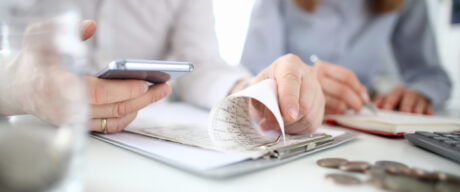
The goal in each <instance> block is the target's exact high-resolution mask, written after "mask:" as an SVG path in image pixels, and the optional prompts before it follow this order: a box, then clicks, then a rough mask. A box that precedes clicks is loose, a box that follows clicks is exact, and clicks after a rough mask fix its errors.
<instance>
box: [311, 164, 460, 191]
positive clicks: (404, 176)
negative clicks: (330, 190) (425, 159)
mask: <svg viewBox="0 0 460 192" xmlns="http://www.w3.org/2000/svg"><path fill="white" fill-rule="evenodd" d="M317 164H318V165H319V166H322V167H327V168H333V169H338V170H342V171H344V173H331V174H327V175H326V180H330V181H332V182H333V183H335V184H338V185H346V186H350V185H360V184H370V185H372V186H375V187H378V188H381V189H386V190H390V191H408V192H412V191H414V192H425V191H426V192H432V191H433V192H460V177H459V176H455V175H452V174H448V173H443V172H438V171H435V172H429V171H427V170H424V169H420V168H410V167H409V166H407V165H405V164H403V163H399V162H395V161H377V162H376V163H375V164H373V165H371V164H369V163H367V162H364V161H348V160H346V159H343V158H326V159H320V160H318V161H317ZM347 172H356V173H365V174H366V175H368V176H369V179H368V181H367V182H361V180H359V179H358V178H357V177H355V176H353V175H350V174H347Z"/></svg>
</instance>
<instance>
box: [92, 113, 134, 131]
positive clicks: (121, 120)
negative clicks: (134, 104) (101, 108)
mask: <svg viewBox="0 0 460 192" xmlns="http://www.w3.org/2000/svg"><path fill="white" fill-rule="evenodd" d="M136 116H137V112H134V113H130V114H128V115H126V116H123V117H116V118H107V119H106V120H107V124H106V126H107V127H106V130H107V133H116V132H120V131H122V130H123V129H125V128H126V127H127V126H128V125H129V124H130V123H131V122H132V121H133V120H134V119H135V118H136ZM102 126H103V125H102V119H91V121H90V130H91V131H97V132H101V133H103V132H104V128H103V127H102Z"/></svg>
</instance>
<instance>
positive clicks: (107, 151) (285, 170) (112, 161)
mask: <svg viewBox="0 0 460 192" xmlns="http://www.w3.org/2000/svg"><path fill="white" fill-rule="evenodd" d="M87 152H88V153H87V166H86V184H87V190H88V191H187V192H189V191H232V192H235V191H264V192H265V191H277V192H279V191H288V190H289V191H290V190H292V191H379V190H378V189H376V188H374V187H371V186H365V185H364V186H357V187H342V186H337V185H334V184H331V183H329V182H328V181H326V180H325V179H324V176H325V175H326V174H327V173H333V172H339V171H337V170H333V169H326V168H322V167H319V166H317V165H316V161H317V160H318V159H321V158H326V157H342V158H346V159H349V160H363V161H368V162H370V163H374V162H375V161H378V160H393V161H399V162H402V163H405V164H407V165H408V166H411V167H419V168H423V169H427V170H430V171H432V170H438V171H444V172H448V173H454V174H457V175H460V164H457V163H455V162H453V161H450V160H447V159H444V158H443V157H440V156H438V155H435V154H432V153H430V152H427V151H425V150H423V149H420V148H418V147H415V146H413V145H412V144H411V143H409V142H408V141H406V140H403V139H390V138H384V137H379V136H374V135H369V134H362V135H360V136H359V137H358V138H357V139H355V140H354V141H351V142H349V143H347V144H344V145H341V146H339V147H335V148H332V149H328V150H326V151H322V152H319V153H315V154H312V155H310V156H307V157H304V158H302V159H299V160H296V161H293V162H290V163H287V164H284V165H281V166H278V167H273V168H269V169H266V170H262V171H259V172H255V173H251V174H247V175H243V176H239V177H236V178H230V179H225V180H213V179H207V178H202V177H198V176H195V175H192V174H190V173H187V172H184V171H181V170H179V169H176V168H174V167H170V166H167V165H165V164H163V163H160V162H157V161H155V160H152V159H149V158H146V157H144V156H141V155H138V154H136V153H133V152H130V151H128V150H125V149H122V148H118V147H115V146H114V145H111V144H108V143H105V142H102V141H99V140H96V139H94V138H90V139H89V143H88V150H87ZM356 175H358V176H359V177H360V178H361V179H365V178H366V176H364V175H362V176H361V175H359V174H356Z"/></svg>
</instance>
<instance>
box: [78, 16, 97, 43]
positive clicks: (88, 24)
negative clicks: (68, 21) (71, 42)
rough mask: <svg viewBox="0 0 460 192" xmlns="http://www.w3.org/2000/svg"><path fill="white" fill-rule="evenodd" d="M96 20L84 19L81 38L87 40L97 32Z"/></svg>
mask: <svg viewBox="0 0 460 192" xmlns="http://www.w3.org/2000/svg"><path fill="white" fill-rule="evenodd" d="M96 26H97V25H96V22H95V21H93V20H83V21H82V22H81V40H82V41H86V40H87V39H89V38H91V37H92V36H93V35H94V33H96Z"/></svg>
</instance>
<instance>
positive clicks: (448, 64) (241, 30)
mask: <svg viewBox="0 0 460 192" xmlns="http://www.w3.org/2000/svg"><path fill="white" fill-rule="evenodd" d="M213 1H214V14H215V17H216V32H217V38H218V40H219V48H220V53H221V56H222V57H223V58H224V59H225V60H226V61H227V62H228V63H229V64H231V65H238V63H239V60H240V57H241V53H242V49H243V45H244V40H245V38H246V32H247V29H248V25H249V18H250V16H251V10H252V7H253V5H254V2H255V0H233V1H224V0H213ZM425 1H427V3H428V9H429V12H430V17H431V20H432V23H433V27H434V30H435V31H436V38H437V40H438V41H437V43H438V48H439V55H440V57H441V61H442V64H443V65H444V68H445V70H446V71H447V73H448V74H449V76H450V78H451V80H452V81H453V83H454V87H453V91H452V95H451V97H450V100H449V102H448V104H447V106H446V107H447V108H460V23H457V24H455V22H454V20H455V19H453V15H455V14H453V10H454V8H453V7H455V6H454V5H453V4H454V2H456V3H457V4H458V3H459V1H458V0H425ZM235 10H238V12H235ZM457 15H458V13H457ZM387 55H388V58H387V59H386V61H385V65H383V66H384V67H383V68H382V69H380V73H379V77H378V78H377V79H376V82H375V86H376V87H377V88H378V89H380V90H381V91H385V90H387V89H389V87H390V86H392V85H394V84H397V83H398V71H397V69H396V68H395V67H394V64H393V62H394V61H393V58H392V55H391V54H390V53H389V51H388V54H387Z"/></svg>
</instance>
